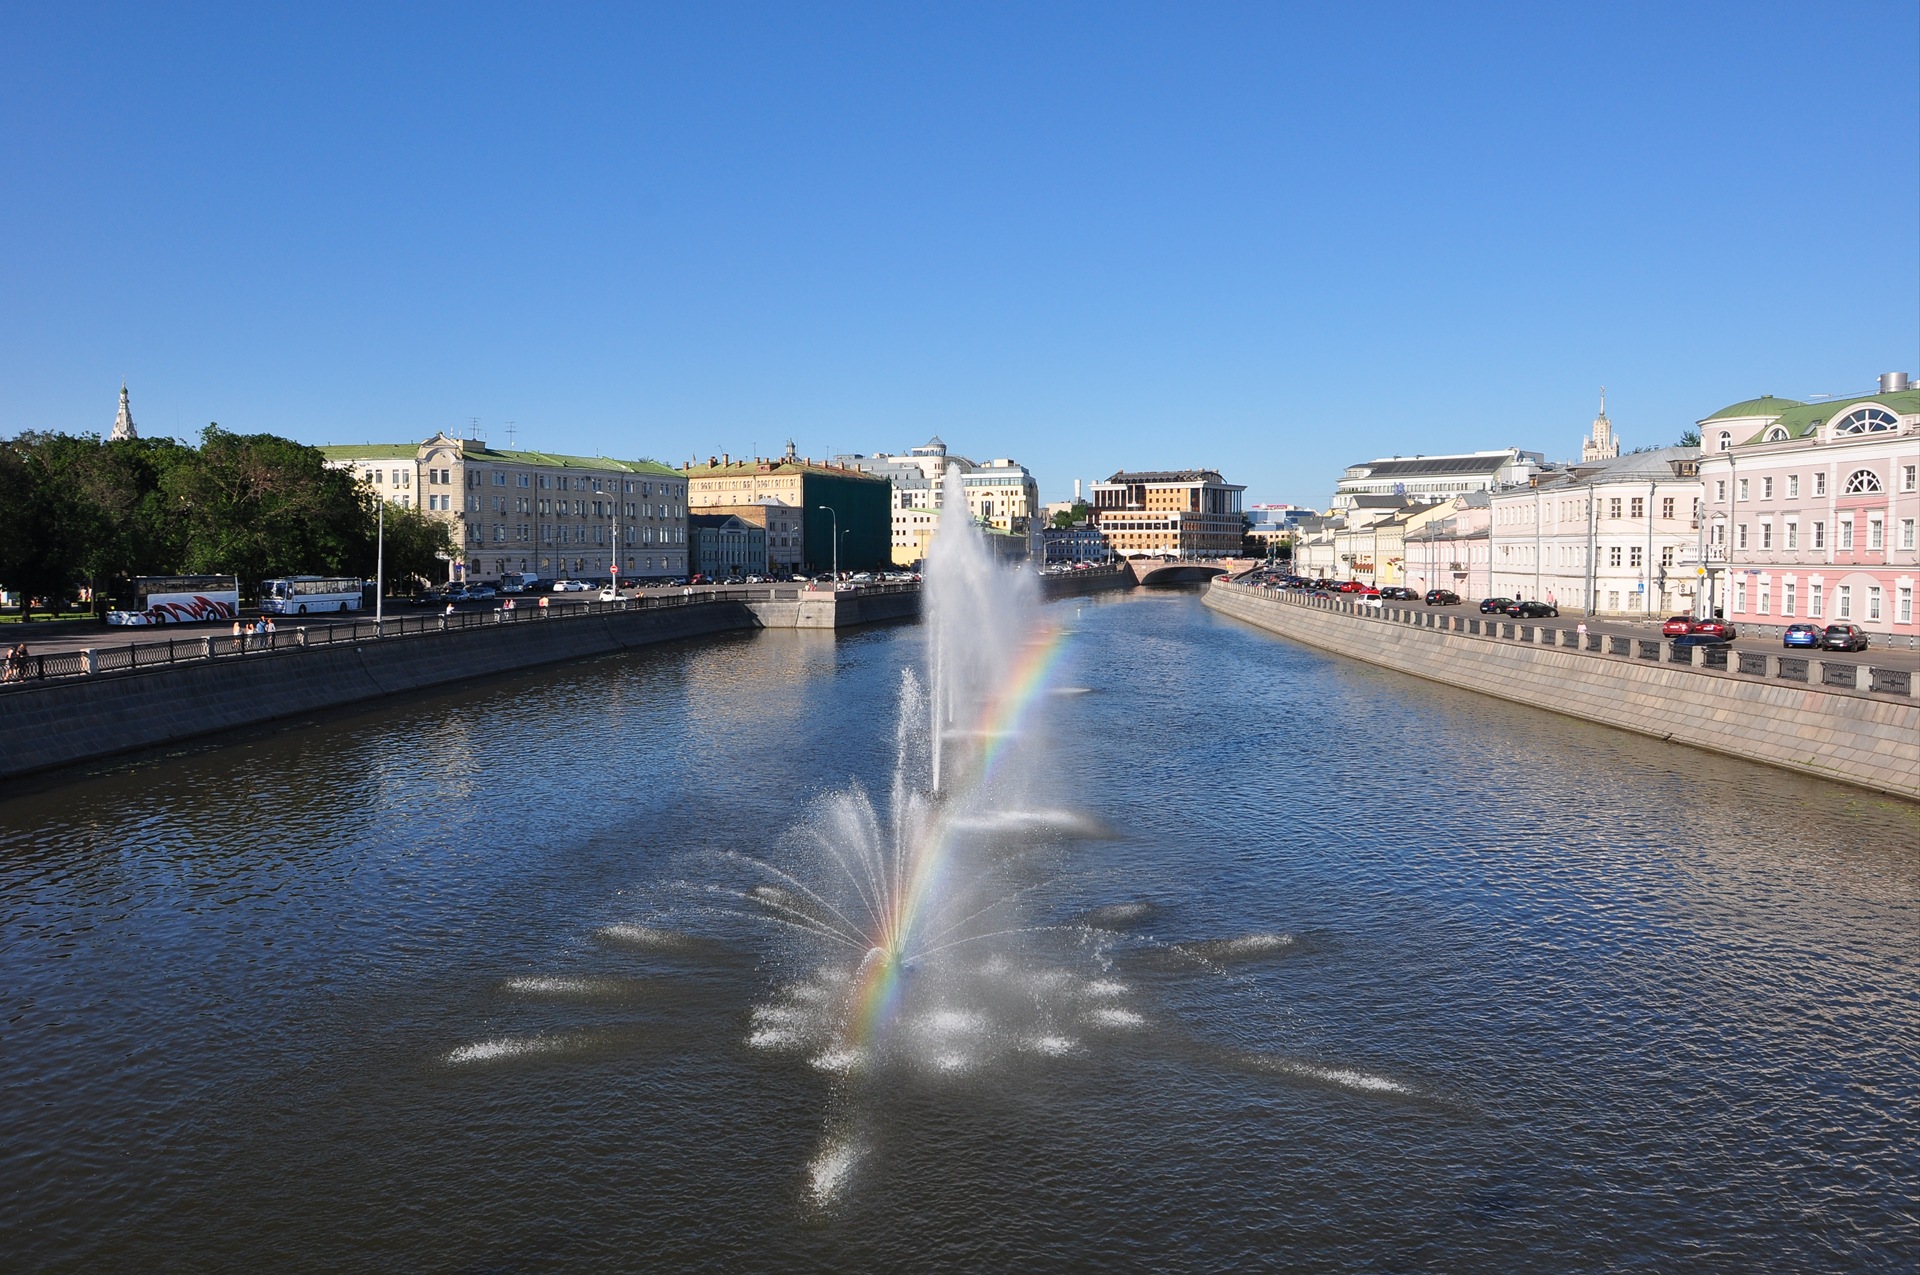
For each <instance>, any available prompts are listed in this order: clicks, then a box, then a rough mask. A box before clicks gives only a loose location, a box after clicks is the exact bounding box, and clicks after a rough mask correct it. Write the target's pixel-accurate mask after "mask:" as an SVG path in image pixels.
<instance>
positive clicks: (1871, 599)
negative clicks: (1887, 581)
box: [1867, 584, 1880, 620]
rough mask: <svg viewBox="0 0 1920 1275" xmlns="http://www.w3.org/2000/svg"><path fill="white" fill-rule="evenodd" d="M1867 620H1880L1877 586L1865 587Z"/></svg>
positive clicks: (1878, 587)
mask: <svg viewBox="0 0 1920 1275" xmlns="http://www.w3.org/2000/svg"><path fill="white" fill-rule="evenodd" d="M1867 618H1868V619H1869V620H1877V619H1879V618H1880V586H1879V585H1877V584H1870V585H1868V586H1867Z"/></svg>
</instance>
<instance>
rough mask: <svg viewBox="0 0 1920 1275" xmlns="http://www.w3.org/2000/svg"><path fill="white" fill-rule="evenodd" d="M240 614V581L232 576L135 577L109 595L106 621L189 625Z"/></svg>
mask: <svg viewBox="0 0 1920 1275" xmlns="http://www.w3.org/2000/svg"><path fill="white" fill-rule="evenodd" d="M239 615H240V582H239V581H238V580H236V579H234V578H233V577H232V576H135V577H133V578H132V579H131V580H126V581H123V582H121V584H120V585H119V587H118V588H116V589H115V591H114V594H113V609H112V610H110V611H108V612H107V623H108V624H193V623H195V622H198V621H202V620H232V619H237V618H238V617H239Z"/></svg>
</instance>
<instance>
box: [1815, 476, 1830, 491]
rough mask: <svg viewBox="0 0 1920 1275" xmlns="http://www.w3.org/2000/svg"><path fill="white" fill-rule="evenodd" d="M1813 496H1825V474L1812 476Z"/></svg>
mask: <svg viewBox="0 0 1920 1275" xmlns="http://www.w3.org/2000/svg"><path fill="white" fill-rule="evenodd" d="M1813 494H1814V495H1816V496H1824V495H1826V494H1827V476H1826V475H1825V474H1815V475H1814V476H1813Z"/></svg>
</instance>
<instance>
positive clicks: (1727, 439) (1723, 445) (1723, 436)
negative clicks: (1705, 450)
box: [1720, 429, 1733, 452]
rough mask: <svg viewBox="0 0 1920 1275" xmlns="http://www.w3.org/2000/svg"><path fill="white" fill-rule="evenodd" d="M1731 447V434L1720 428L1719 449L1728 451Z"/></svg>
mask: <svg viewBox="0 0 1920 1275" xmlns="http://www.w3.org/2000/svg"><path fill="white" fill-rule="evenodd" d="M1732 447H1733V435H1732V434H1730V433H1728V432H1727V431H1726V430H1724V429H1723V430H1721V431H1720V450H1721V451H1723V452H1724V451H1729V450H1731V449H1732Z"/></svg>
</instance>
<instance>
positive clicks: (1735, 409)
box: [1706, 394, 1806, 421]
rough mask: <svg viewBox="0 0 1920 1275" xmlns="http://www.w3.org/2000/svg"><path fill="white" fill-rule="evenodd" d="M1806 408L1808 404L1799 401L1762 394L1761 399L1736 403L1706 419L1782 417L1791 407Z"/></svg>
mask: <svg viewBox="0 0 1920 1275" xmlns="http://www.w3.org/2000/svg"><path fill="white" fill-rule="evenodd" d="M1805 406H1806V404H1804V403H1802V402H1801V401H1800V400H1799V399H1794V398H1775V397H1774V396H1773V395H1771V394H1762V395H1761V396H1760V397H1759V398H1750V399H1748V400H1746V401H1745V402H1744V403H1735V404H1733V405H1732V406H1731V407H1723V408H1721V409H1720V410H1719V411H1717V412H1715V413H1714V414H1713V415H1712V416H1709V417H1707V418H1706V419H1707V420H1710V421H1722V420H1733V419H1737V418H1739V417H1743V416H1769V417H1771V416H1778V415H1780V413H1782V412H1784V411H1786V410H1787V409H1788V408H1789V407H1805Z"/></svg>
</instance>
